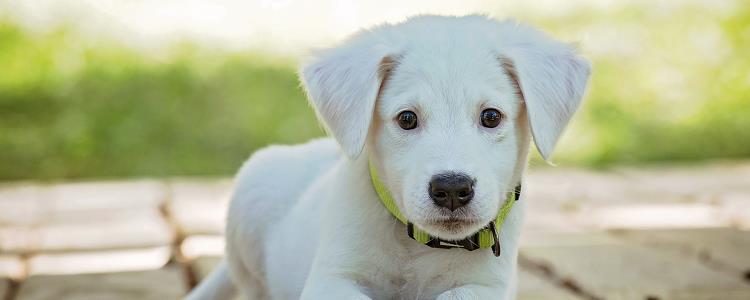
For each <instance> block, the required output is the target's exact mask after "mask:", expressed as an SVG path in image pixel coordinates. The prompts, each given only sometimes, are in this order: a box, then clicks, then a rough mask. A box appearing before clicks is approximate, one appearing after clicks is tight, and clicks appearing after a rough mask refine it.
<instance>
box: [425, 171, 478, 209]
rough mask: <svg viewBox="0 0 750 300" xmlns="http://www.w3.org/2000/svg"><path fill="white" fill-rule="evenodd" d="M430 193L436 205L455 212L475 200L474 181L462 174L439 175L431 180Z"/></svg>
mask: <svg viewBox="0 0 750 300" xmlns="http://www.w3.org/2000/svg"><path fill="white" fill-rule="evenodd" d="M429 193H430V198H432V201H434V202H435V204H437V205H438V206H442V207H445V208H447V209H450V210H451V211H454V210H456V209H458V208H459V207H461V206H464V205H466V204H467V203H469V201H471V199H472V198H474V180H473V179H471V177H469V176H468V175H466V174H461V173H442V174H437V175H435V176H432V178H431V179H430V187H429Z"/></svg>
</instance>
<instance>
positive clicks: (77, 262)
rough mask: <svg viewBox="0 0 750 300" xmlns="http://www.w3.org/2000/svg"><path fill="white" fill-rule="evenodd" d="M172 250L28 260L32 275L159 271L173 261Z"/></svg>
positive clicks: (102, 252)
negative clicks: (158, 269)
mask: <svg viewBox="0 0 750 300" xmlns="http://www.w3.org/2000/svg"><path fill="white" fill-rule="evenodd" d="M171 254H172V249H171V248H170V247H169V246H162V247H153V248H145V249H127V250H112V251H96V252H72V253H54V254H39V255H34V256H32V257H31V258H30V259H29V262H28V264H29V273H30V274H31V275H58V274H78V273H103V272H121V271H134V270H147V269H156V268H160V267H162V266H164V265H165V264H166V263H167V262H168V261H169V259H170V257H171Z"/></svg>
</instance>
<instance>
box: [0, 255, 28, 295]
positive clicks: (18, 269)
mask: <svg viewBox="0 0 750 300" xmlns="http://www.w3.org/2000/svg"><path fill="white" fill-rule="evenodd" d="M23 269H24V268H23V262H22V261H21V258H20V257H19V256H17V255H9V254H2V253H0V278H21V277H23V276H24V270H23ZM0 299H2V298H0Z"/></svg>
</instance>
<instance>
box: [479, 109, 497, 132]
mask: <svg viewBox="0 0 750 300" xmlns="http://www.w3.org/2000/svg"><path fill="white" fill-rule="evenodd" d="M480 119H481V120H482V126H484V127H487V128H495V127H497V125H499V124H500V121H502V120H503V114H502V113H501V112H499V111H498V110H497V109H494V108H488V109H485V110H483V111H482V114H481V116H480Z"/></svg>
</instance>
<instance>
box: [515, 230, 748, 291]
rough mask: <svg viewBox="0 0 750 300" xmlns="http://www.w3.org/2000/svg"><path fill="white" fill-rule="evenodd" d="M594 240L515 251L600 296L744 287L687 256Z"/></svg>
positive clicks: (731, 289)
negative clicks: (592, 241)
mask: <svg viewBox="0 0 750 300" xmlns="http://www.w3.org/2000/svg"><path fill="white" fill-rule="evenodd" d="M596 240H597V241H595V243H591V244H590V245H587V244H586V243H573V244H571V245H569V246H566V245H554V244H551V245H548V246H527V247H523V248H522V250H521V251H522V253H524V255H526V256H527V257H529V258H530V259H532V260H534V261H537V262H543V263H545V264H547V265H549V266H550V267H551V268H552V269H553V270H554V271H555V272H557V273H558V274H559V275H560V276H562V277H568V278H572V279H574V280H575V281H576V282H577V283H578V284H580V285H581V286H582V287H583V288H584V289H586V290H588V291H590V292H592V293H593V294H595V295H599V296H602V297H605V298H606V299H643V298H644V297H646V296H655V297H659V299H672V298H673V296H674V295H688V294H689V293H688V292H696V293H705V294H711V293H721V292H727V293H739V294H741V293H744V292H745V291H749V290H750V286H749V285H747V284H746V283H744V282H742V281H741V280H740V279H739V278H738V277H734V276H729V275H727V274H725V273H723V272H718V271H715V270H712V269H710V268H708V267H706V266H704V265H703V264H701V263H700V262H698V261H697V260H695V259H692V258H691V257H686V256H680V255H675V253H669V252H662V251H657V250H654V249H649V248H645V247H641V246H637V245H631V244H620V243H609V242H606V243H598V242H599V241H598V239H596Z"/></svg>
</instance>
